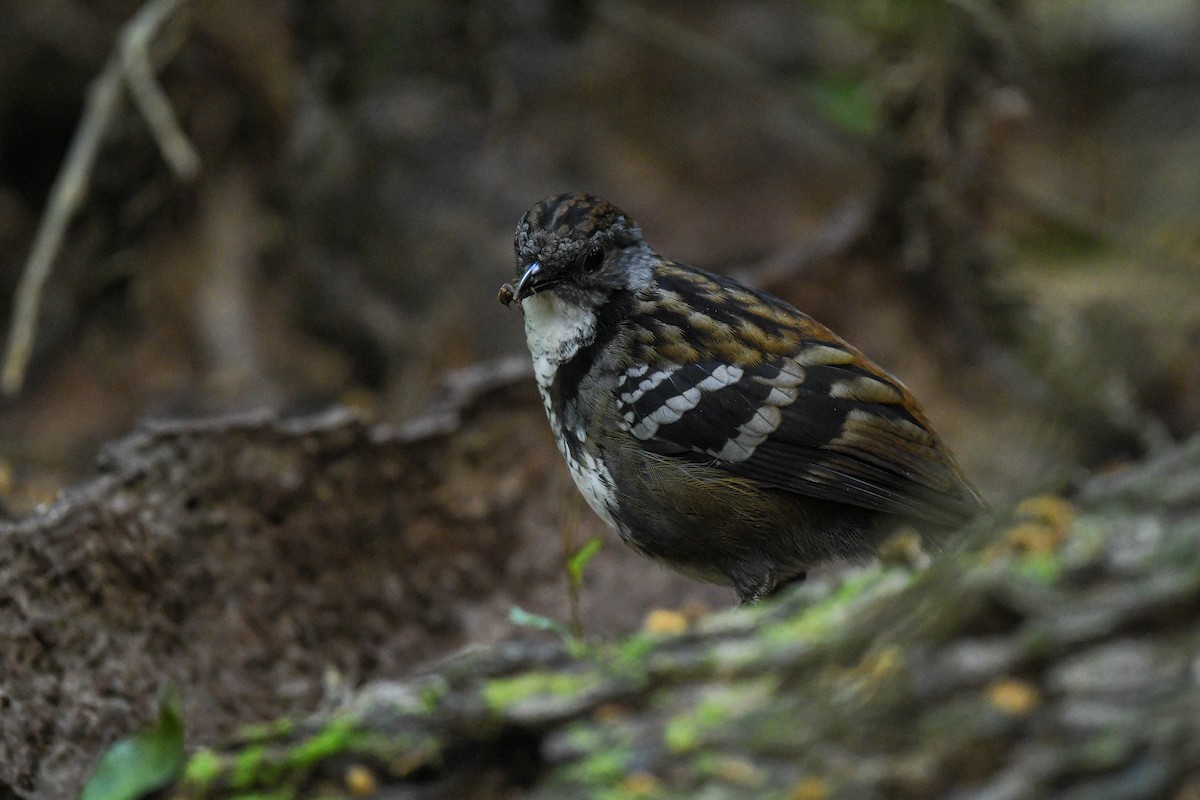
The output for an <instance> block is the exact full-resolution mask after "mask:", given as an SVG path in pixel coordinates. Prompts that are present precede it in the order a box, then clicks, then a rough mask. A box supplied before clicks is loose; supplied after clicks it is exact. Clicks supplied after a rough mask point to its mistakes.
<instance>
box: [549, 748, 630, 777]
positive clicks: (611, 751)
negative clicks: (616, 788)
mask: <svg viewBox="0 0 1200 800" xmlns="http://www.w3.org/2000/svg"><path fill="white" fill-rule="evenodd" d="M632 759H633V753H632V751H631V750H630V749H629V747H628V746H621V745H613V746H610V747H603V746H602V747H598V748H596V749H595V750H592V751H589V752H588V754H587V755H586V756H585V757H584V758H583V759H582V760H580V761H578V762H576V763H574V764H571V765H570V766H569V767H568V768H567V769H566V770H565V777H566V778H567V780H569V781H572V782H574V783H578V784H582V785H584V786H592V787H599V786H611V785H613V784H614V783H616V782H617V781H619V780H621V779H622V778H624V777H625V776H626V775H627V774H628V773H629V765H630V763H632Z"/></svg>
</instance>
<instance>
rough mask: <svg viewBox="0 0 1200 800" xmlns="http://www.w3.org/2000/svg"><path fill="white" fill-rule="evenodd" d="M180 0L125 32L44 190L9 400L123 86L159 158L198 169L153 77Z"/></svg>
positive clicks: (186, 175)
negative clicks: (158, 41) (157, 45)
mask: <svg viewBox="0 0 1200 800" xmlns="http://www.w3.org/2000/svg"><path fill="white" fill-rule="evenodd" d="M185 2H186V0H150V2H148V3H146V5H144V6H142V8H141V9H140V10H139V11H138V13H137V14H135V15H134V17H133V18H132V19H131V20H130V21H129V23H128V24H127V25H126V26H125V29H124V31H123V32H122V34H121V40H120V43H119V45H118V47H117V50H116V52H114V54H113V55H112V57H110V58H109V60H108V63H107V64H106V65H105V67H104V70H103V71H102V72H101V73H100V75H99V77H97V78H96V81H95V83H94V84H92V88H91V90H90V91H89V93H88V99H87V106H86V108H85V109H84V113H83V118H82V119H81V120H80V123H79V128H78V129H77V130H76V131H75V138H74V139H73V140H72V142H71V148H70V150H69V151H68V152H67V156H66V159H65V160H64V162H63V167H62V170H60V172H59V174H58V178H56V179H55V182H54V186H53V187H52V188H51V190H50V200H49V203H48V205H47V208H46V213H45V214H44V215H43V217H42V223H41V226H40V227H39V228H38V233H37V238H36V239H35V240H34V244H33V249H32V251H31V252H30V254H29V260H28V261H27V262H26V263H25V270H24V272H23V273H22V274H21V282H20V284H19V285H18V286H17V291H16V295H15V297H14V300H13V317H12V324H11V327H10V329H9V337H8V349H7V351H6V352H5V354H4V365H3V370H2V371H0V389H3V391H4V393H5V394H7V395H10V396H11V395H14V394H16V393H17V392H19V391H20V390H21V386H22V384H23V383H24V381H25V372H26V369H27V368H28V366H29V359H30V356H31V354H32V351H33V341H34V337H35V335H36V333H37V315H38V309H39V308H40V306H41V297H42V290H43V288H44V287H45V285H46V279H47V278H48V277H49V276H50V269H51V267H52V266H53V264H54V259H55V257H56V256H57V255H58V252H59V250H60V249H61V248H62V242H63V237H64V236H65V234H66V231H67V227H68V225H70V223H71V220H72V219H73V218H74V216H75V213H76V212H77V211H78V210H79V207H80V205H82V203H83V199H84V197H86V196H87V191H88V187H89V183H90V181H91V176H92V168H93V167H94V166H95V163H96V157H97V155H98V153H99V152H100V146H101V144H103V142H104V135H105V132H106V131H107V130H108V128H109V126H110V125H111V124H112V121H113V120H114V119H116V117H117V114H118V113H119V111H120V110H121V107H122V100H123V94H122V92H121V86H122V84H125V85H126V86H128V88H129V92H130V95H131V96H132V97H133V98H134V102H135V104H136V105H137V107H138V110H139V111H140V112H141V113H142V116H143V117H144V118H145V119H146V122H147V124H148V125H149V126H150V130H151V132H152V133H153V135H154V138H155V141H156V142H157V143H158V146H159V149H160V151H161V152H162V154H163V158H164V159H166V161H167V163H168V164H169V165H170V166H171V168H172V170H174V172H175V174H176V175H178V176H179V177H180V178H181V179H182V180H192V179H193V178H195V176H196V174H197V173H198V171H199V169H200V158H199V156H198V155H197V154H196V150H195V148H194V147H193V146H192V144H191V142H189V141H188V139H187V137H186V136H185V135H184V133H183V131H182V130H181V129H180V128H179V125H178V123H177V122H176V121H175V116H174V114H173V113H172V111H171V106H170V103H169V102H168V101H167V98H166V95H165V94H164V93H163V90H162V88H161V87H160V86H159V85H158V83H157V81H156V80H155V78H154V69H155V66H154V64H153V63H152V62H151V58H150V44H151V43H152V42H153V41H155V38H156V37H157V36H158V34H159V32H160V31H161V30H162V29H163V27H164V26H165V25H166V24H167V23H168V22H169V21H171V20H172V19H174V18H175V17H176V16H177V15H178V14H180V12H181V9H182V8H183V6H184V4H185Z"/></svg>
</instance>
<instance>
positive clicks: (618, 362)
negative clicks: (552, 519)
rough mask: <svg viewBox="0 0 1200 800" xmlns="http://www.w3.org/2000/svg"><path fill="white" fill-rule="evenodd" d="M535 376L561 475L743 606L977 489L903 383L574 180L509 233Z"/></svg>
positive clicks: (962, 508)
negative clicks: (691, 259)
mask: <svg viewBox="0 0 1200 800" xmlns="http://www.w3.org/2000/svg"><path fill="white" fill-rule="evenodd" d="M516 251H517V268H518V273H519V278H518V280H517V282H516V286H515V288H514V289H513V290H512V295H511V296H512V297H513V298H515V299H516V300H518V301H520V302H521V305H522V309H523V310H524V311H525V323H526V337H527V339H528V342H529V346H530V350H531V352H532V354H533V357H534V364H535V369H536V373H537V377H538V384H539V389H540V390H541V392H542V397H543V400H544V402H545V405H546V411H547V414H548V416H549V418H550V422H551V426H552V427H553V428H554V431H555V434H556V437H557V439H558V442H559V446H560V449H561V450H562V453H563V456H564V458H565V459H566V461H567V464H568V466H569V467H570V468H571V473H572V476H573V477H574V478H575V481H576V483H577V484H578V485H579V487H580V489H581V490H582V491H583V493H584V495H585V497H586V498H587V499H588V501H589V503H590V504H591V506H592V507H593V508H594V509H595V510H596V511H597V513H599V514H600V515H601V516H602V517H603V518H604V519H605V520H606V521H608V522H609V523H610V524H611V525H612V526H613V527H614V528H615V529H616V530H617V531H618V532H619V533H620V534H621V536H622V537H623V538H624V539H625V540H626V541H627V542H629V543H630V544H631V545H633V546H634V547H636V548H637V549H638V550H640V551H641V552H643V553H645V554H647V555H649V556H652V557H654V558H658V559H661V560H663V561H665V562H667V563H669V564H671V565H672V566H675V567H677V568H680V569H683V570H685V571H687V572H690V573H694V574H698V575H701V576H703V577H707V578H709V579H714V580H721V581H725V582H728V583H730V584H731V585H732V586H733V587H734V588H735V589H736V590H737V592H738V594H739V596H740V597H741V598H742V600H743V601H752V600H755V599H758V598H760V597H762V596H764V595H766V594H769V593H771V592H772V591H774V590H775V588H776V587H778V586H780V585H783V584H785V583H787V582H789V581H792V580H796V579H798V578H800V577H803V574H804V572H805V570H806V569H807V568H808V567H809V566H810V565H812V564H813V563H816V562H819V561H824V560H827V559H829V558H833V557H858V556H863V555H867V554H869V553H871V552H872V551H873V548H874V547H875V546H876V544H877V543H878V542H879V541H880V539H881V537H882V535H883V534H884V533H885V532H886V531H887V530H888V523H889V521H890V520H897V519H908V520H915V521H922V522H924V523H927V524H930V525H933V526H941V527H950V526H954V525H958V524H961V523H962V522H963V521H965V520H967V519H969V518H970V517H971V516H972V515H973V514H975V513H977V512H978V511H979V510H980V509H981V508H982V507H983V503H982V500H981V499H980V497H979V495H978V493H977V492H976V491H975V490H974V488H973V487H972V486H971V485H970V483H969V482H968V481H967V480H966V478H965V477H964V476H963V474H962V472H961V470H960V469H959V468H958V466H957V464H956V463H955V461H954V459H953V457H952V456H951V454H950V452H949V450H948V449H947V448H946V447H945V446H944V445H943V444H942V442H941V441H940V440H939V438H938V437H937V435H936V433H934V431H933V429H932V427H931V426H930V424H929V421H928V420H927V419H926V417H925V414H924V413H923V412H922V410H921V408H920V406H919V405H918V404H917V401H916V399H915V398H914V397H913V396H912V394H911V393H910V392H909V391H908V389H907V388H905V387H904V385H903V384H902V383H900V381H898V380H897V379H896V378H894V377H893V376H891V375H890V374H889V373H888V372H886V371H885V370H883V369H881V368H880V367H878V366H877V365H875V364H874V363H873V362H871V361H870V360H869V359H867V358H866V356H864V355H863V354H862V353H860V352H859V351H858V350H856V349H855V348H853V347H852V346H850V345H849V344H847V343H846V342H845V341H843V340H842V339H841V338H839V337H838V336H836V335H835V334H834V333H833V332H832V331H830V330H829V329H828V328H826V327H825V326H823V325H821V324H820V323H818V322H816V321H815V320H813V319H811V318H810V317H808V316H807V315H805V314H803V313H801V312H800V311H798V310H797V309H795V308H794V307H792V306H790V305H788V304H787V303H785V302H784V301H782V300H780V299H779V298H776V297H773V296H771V295H769V294H766V293H764V292H760V291H758V290H755V289H752V288H750V287H747V286H744V285H742V284H740V283H737V282H736V281H733V280H731V279H729V278H725V277H723V276H720V275H715V274H712V273H709V272H705V271H703V270H699V269H696V268H694V267H689V266H687V265H684V264H679V263H677V262H673V261H670V260H667V259H664V258H663V257H661V256H660V255H658V254H657V253H656V252H655V251H654V250H653V249H651V248H650V247H649V246H648V245H647V244H646V243H645V241H644V240H643V238H642V235H641V230H640V229H639V228H638V227H637V225H636V223H634V222H633V220H632V219H631V218H630V217H629V216H628V215H627V214H625V213H624V212H623V211H621V210H620V209H618V208H616V207H615V206H613V205H612V204H610V203H608V202H606V201H603V200H600V199H598V198H595V197H592V196H590V195H584V194H572V195H559V196H556V197H552V198H547V199H546V200H544V201H542V202H541V203H539V204H538V205H536V206H534V207H533V208H532V209H530V211H529V212H528V213H527V214H526V215H525V217H524V218H523V219H522V220H521V222H520V224H519V225H518V227H517V233H516Z"/></svg>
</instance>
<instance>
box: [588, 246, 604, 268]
mask: <svg viewBox="0 0 1200 800" xmlns="http://www.w3.org/2000/svg"><path fill="white" fill-rule="evenodd" d="M603 264H604V248H603V247H601V246H600V245H598V244H597V245H592V249H590V250H588V251H587V253H586V254H585V255H584V257H583V271H584V272H595V271H596V270H598V269H600V267H601V266H602V265H603Z"/></svg>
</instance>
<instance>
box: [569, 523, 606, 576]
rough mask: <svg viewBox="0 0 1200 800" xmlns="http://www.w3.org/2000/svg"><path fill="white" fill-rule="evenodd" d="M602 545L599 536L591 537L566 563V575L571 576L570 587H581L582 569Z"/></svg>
mask: <svg viewBox="0 0 1200 800" xmlns="http://www.w3.org/2000/svg"><path fill="white" fill-rule="evenodd" d="M603 543H604V541H603V540H602V539H601V538H600V537H599V536H593V537H592V538H591V539H588V540H587V542H586V543H584V545H583V547H581V548H579V549H578V550H576V551H575V555H573V556H571V558H570V559H569V560H568V561H567V574H568V575H570V576H571V585H572V586H574V587H575V588H576V589H578V588H579V587H580V586H582V585H583V568H584V567H586V566H587V563H588V562H589V561H591V560H592V556H594V555H596V553H597V552H598V551H599V550H600V545H602V544H603Z"/></svg>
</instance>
